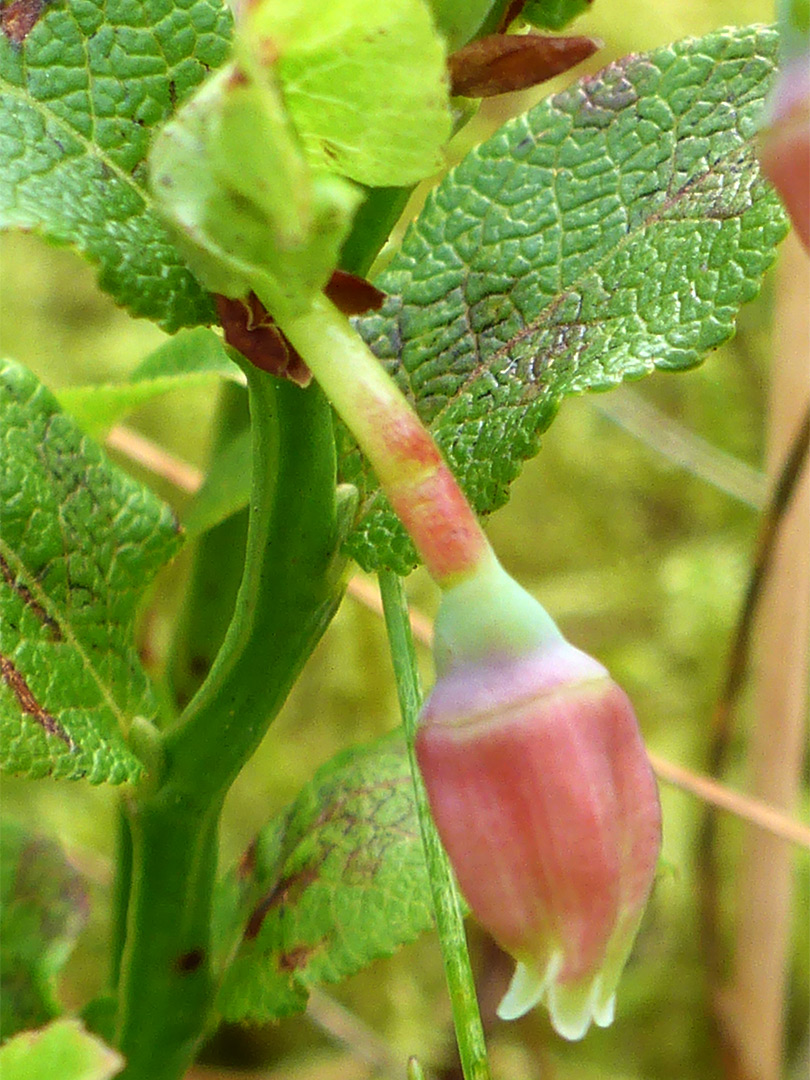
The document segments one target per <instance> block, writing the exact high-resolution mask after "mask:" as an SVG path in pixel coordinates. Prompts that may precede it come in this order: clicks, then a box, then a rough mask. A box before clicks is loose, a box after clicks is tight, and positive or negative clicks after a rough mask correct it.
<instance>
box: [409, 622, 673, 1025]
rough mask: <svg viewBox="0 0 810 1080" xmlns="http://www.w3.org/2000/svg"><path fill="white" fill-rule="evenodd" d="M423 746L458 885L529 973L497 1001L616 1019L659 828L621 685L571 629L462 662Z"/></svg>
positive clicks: (426, 723) (432, 710) (514, 1011)
mask: <svg viewBox="0 0 810 1080" xmlns="http://www.w3.org/2000/svg"><path fill="white" fill-rule="evenodd" d="M416 750H417V755H418V759H419V764H420V768H421V770H422V775H423V777H424V780H425V785H426V788H427V791H428V796H429V799H430V805H431V810H432V812H433V816H434V819H435V821H436V825H437V828H438V830H439V834H440V836H441V838H442V841H443V843H444V845H445V847H446V849H447V852H448V855H449V856H450V860H451V862H452V864H453V868H454V870H455V872H456V875H457V877H458V881H459V885H460V886H461V889H462V892H463V893H464V895H465V897H466V899H467V901H468V903H469V904H470V907H471V909H472V911H473V913H474V915H475V916H476V917H477V918H478V920H479V922H480V923H481V924H482V926H484V927H485V928H486V929H487V930H488V931H489V932H490V933H491V934H492V935H493V937H494V938H495V939H496V940H497V941H498V942H499V943H500V944H501V945H502V946H503V948H504V949H506V950H507V951H508V952H510V953H511V954H512V955H513V956H514V957H515V958H516V959H517V960H518V961H519V964H520V965H522V969H521V968H519V973H520V972H521V971H522V972H523V974H521V975H520V979H522V981H523V983H526V980H527V978H528V980H529V982H530V983H531V985H530V986H529V989H528V990H526V989H525V987H523V986H521V987H518V988H517V989H516V988H515V984H513V988H512V990H510V994H509V995H507V999H505V1000H504V1003H503V1005H502V1010H501V1012H502V1015H504V1016H506V1017H511V1016H516V1015H520V1013H521V1012H523V1011H526V1009H527V1008H530V1007H531V1005H533V1004H535V1003H536V1002H537V1001H538V1000H545V1001H546V1003H547V1004H548V1006H549V1010H550V1012H551V1016H552V1020H553V1022H554V1024H555V1026H556V1027H557V1030H558V1031H560V1032H561V1034H564V1035H566V1036H567V1037H569V1038H579V1037H581V1036H582V1035H583V1034H584V1033H585V1031H586V1030H587V1027H588V1026H589V1024H590V1022H591V1020H592V1019H593V1020H595V1021H596V1022H597V1023H607V1022H609V1021H610V1019H611V1018H612V1008H613V999H614V994H615V988H616V983H617V981H618V978H619V975H620V974H621V970H622V968H623V966H624V963H625V960H626V958H627V953H628V952H629V949H630V947H631V945H632V941H633V938H634V936H635V932H636V929H637V927H638V923H639V920H640V918H641V914H642V911H643V909H644V906H645V903H646V900H647V897H648V895H649V891H650V888H651V885H652V881H653V877H654V873H655V867H656V862H657V857H658V850H659V846H660V830H661V819H660V808H659V802H658V794H657V789H656V785H655V780H654V778H653V775H652V771H651V768H650V765H649V761H648V759H647V755H646V752H645V750H644V746H643V743H642V741H641V737H640V734H639V731H638V726H637V723H636V719H635V716H634V714H633V710H632V706H631V705H630V702H629V700H628V698H627V696H626V695H625V693H624V692H623V691H622V690H621V689H620V688H619V687H618V686H617V685H616V684H615V683H614V682H613V681H612V680H611V679H610V678H609V676H608V675H607V672H606V671H605V670H604V668H602V667H601V665H600V664H598V663H597V662H596V661H594V660H592V659H591V658H590V657H587V656H585V655H584V654H583V653H581V652H579V651H578V650H576V649H573V648H572V647H571V646H569V645H568V644H567V643H565V642H562V641H561V642H559V643H555V644H552V645H551V646H549V647H547V648H541V649H539V650H537V651H536V652H533V653H530V654H528V655H526V656H523V657H522V658H520V659H511V660H510V659H504V660H500V661H499V660H494V661H491V662H488V663H482V664H477V665H460V666H459V667H457V668H455V669H454V670H451V671H450V672H448V673H447V674H445V675H444V676H442V677H441V678H440V680H439V682H438V683H437V686H436V688H435V690H434V692H433V694H432V695H431V697H430V699H429V701H428V703H427V705H426V707H425V709H424V712H423V715H422V723H421V728H420V731H419V734H418V737H417V742H416ZM517 981H520V980H516V982H517Z"/></svg>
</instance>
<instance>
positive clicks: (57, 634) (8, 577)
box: [0, 555, 62, 641]
mask: <svg viewBox="0 0 810 1080" xmlns="http://www.w3.org/2000/svg"><path fill="white" fill-rule="evenodd" d="M0 577H2V578H3V581H5V583H6V585H8V587H9V588H10V589H13V590H14V592H15V593H17V595H18V596H19V597H20V598H21V599H22V601H23V602H24V604H25V605H26V607H27V608H28V610H29V611H31V612H33V614H34V615H36V617H37V618H38V619H39V621H40V622H41V623H42V624H43V626H47V628H48V629H49V630H50V632H51V637H52V638H53V640H54V641H61V640H62V631H61V630H60V629H59V624H58V623H57V622H56V620H55V619H54V618H52V617H51V616H50V615H49V614H48V612H47V611H46V610H45V608H44V607H43V606H42V604H40V603H39V601H37V600H35V599H34V597H33V595H32V593H31V590H30V589H29V588H28V586H27V585H24V584H23V583H22V582H21V581H18V580H17V578H16V577H15V576H14V574H13V573H12V572H11V567H10V566H9V565H8V563H7V562H6V560H5V559H4V558H3V556H2V555H0Z"/></svg>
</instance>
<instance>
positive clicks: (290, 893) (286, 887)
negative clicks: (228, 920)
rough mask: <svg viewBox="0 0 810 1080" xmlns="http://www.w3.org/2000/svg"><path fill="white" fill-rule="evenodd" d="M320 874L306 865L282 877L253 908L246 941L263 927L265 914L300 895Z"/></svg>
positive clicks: (314, 868)
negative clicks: (296, 871)
mask: <svg viewBox="0 0 810 1080" xmlns="http://www.w3.org/2000/svg"><path fill="white" fill-rule="evenodd" d="M317 876H318V869H317V867H314V866H305V867H304V868H303V869H302V870H299V871H298V873H296V874H291V875H290V876H289V877H286V878H282V879H281V880H280V881H279V882H278V883H277V884H276V885H275V887H274V888H273V890H272V891H271V892H270V893H268V895H267V896H265V897H264V899H262V900H261V901H260V902H259V903H258V904H257V905H256V907H255V908H254V909H253V913H252V914H251V916H250V918H249V919H248V922H247V926H246V927H245V934H244V937H245V941H252V940H253V939H254V938H255V937H256V935H257V934H258V933H259V931H260V930H261V928H262V923H263V922H264V919H265V916H266V915H267V913H268V912H269V911H272V910H273V908H276V907H280V906H281V905H282V904H286V903H287V902H288V901H291V900H292V899H293V898H294V897H296V896H299V895H300V894H301V893H302V892H303V891H304V889H306V888H307V886H308V885H311V884H312V882H313V881H315V879H316V878H317Z"/></svg>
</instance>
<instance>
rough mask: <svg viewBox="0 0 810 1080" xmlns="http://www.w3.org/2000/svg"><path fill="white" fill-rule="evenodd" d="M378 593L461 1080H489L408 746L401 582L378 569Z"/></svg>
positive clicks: (411, 696) (409, 653) (409, 702)
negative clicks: (449, 1003) (456, 1043)
mask: <svg viewBox="0 0 810 1080" xmlns="http://www.w3.org/2000/svg"><path fill="white" fill-rule="evenodd" d="M380 591H381V593H382V600H383V609H384V611H385V625H386V627H387V630H388V640H389V643H390V647H391V658H392V661H393V665H394V675H395V677H396V682H397V692H398V694H399V705H400V710H401V713H402V721H403V724H404V727H405V738H406V741H407V744H408V757H409V760H410V763H411V774H412V776H413V786H414V798H415V800H416V810H417V814H418V817H419V827H420V830H421V833H422V843H423V845H424V850H425V861H426V862H427V868H428V875H429V878H430V886H431V891H432V895H433V907H434V911H435V914H436V927H437V929H438V933H439V942H440V944H441V949H442V957H443V960H444V970H445V975H446V977H447V986H448V989H449V992H450V1000H451V1003H452V1008H453V1023H454V1024H455V1028H456V1040H457V1042H458V1050H459V1057H460V1059H461V1067H462V1071H463V1073H464V1078H465V1080H489V1077H490V1071H489V1062H488V1060H487V1050H486V1042H485V1040H484V1029H483V1026H482V1024H481V1015H480V1012H479V1010H478V999H477V997H476V993H475V982H474V980H473V974H472V968H471V966H470V957H469V953H468V952H467V939H466V936H465V934H464V920H463V918H462V905H461V897H460V895H459V892H458V888H457V886H456V883H455V879H454V877H453V872H452V870H451V868H450V863H449V861H448V859H447V855H446V854H445V851H444V848H443V847H442V843H441V840H440V839H439V835H438V833H437V832H436V827H435V825H434V824H433V818H432V817H431V814H430V806H429V805H428V799H427V793H426V791H425V787H424V784H423V782H422V777H421V774H420V772H419V766H418V764H417V761H416V751H415V749H414V741H415V738H416V727H417V721H418V718H419V711H420V709H421V707H422V692H421V688H420V685H419V672H418V669H417V666H416V652H415V650H414V645H413V636H412V634H411V626H410V622H409V620H408V605H407V601H406V599H405V591H404V589H403V587H402V580H401V579H400V578H399V577H398V575H397V574H395V573H393V572H392V571H390V570H383V571H382V572H381V573H380Z"/></svg>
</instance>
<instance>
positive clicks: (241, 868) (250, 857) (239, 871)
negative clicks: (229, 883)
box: [236, 840, 256, 881]
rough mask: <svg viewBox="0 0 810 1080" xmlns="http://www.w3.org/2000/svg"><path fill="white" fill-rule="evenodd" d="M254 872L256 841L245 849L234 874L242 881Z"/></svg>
mask: <svg viewBox="0 0 810 1080" xmlns="http://www.w3.org/2000/svg"><path fill="white" fill-rule="evenodd" d="M255 872H256V841H255V840H254V841H253V843H252V844H250V845H249V847H248V848H247V849H246V851H245V853H244V855H243V856H242V858H241V859H240V860H239V865H238V866H237V868H236V876H237V877H238V878H239V880H240V881H244V880H245V879H246V878H250V877H253V875H254V873H255Z"/></svg>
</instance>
